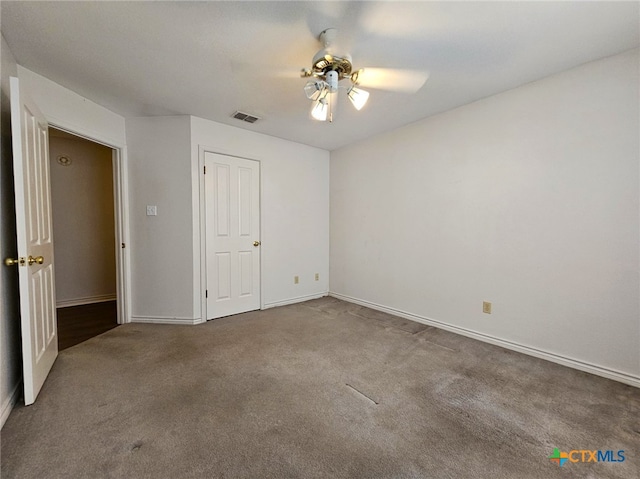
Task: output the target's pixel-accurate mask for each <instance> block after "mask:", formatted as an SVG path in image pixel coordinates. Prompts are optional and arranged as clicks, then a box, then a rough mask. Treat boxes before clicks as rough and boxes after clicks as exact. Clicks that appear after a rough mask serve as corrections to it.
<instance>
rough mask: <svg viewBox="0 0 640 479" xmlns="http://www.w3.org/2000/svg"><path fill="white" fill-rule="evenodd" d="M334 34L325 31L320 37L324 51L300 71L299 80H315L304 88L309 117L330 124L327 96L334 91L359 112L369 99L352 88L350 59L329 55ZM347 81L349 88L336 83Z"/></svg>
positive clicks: (363, 93)
mask: <svg viewBox="0 0 640 479" xmlns="http://www.w3.org/2000/svg"><path fill="white" fill-rule="evenodd" d="M336 34H337V30H336V29H335V28H328V29H326V30H324V31H323V32H322V33H321V34H320V41H321V42H322V43H323V44H324V48H323V49H321V50H320V51H319V52H318V53H316V54H315V56H314V57H313V61H312V66H311V68H310V69H303V70H302V72H301V74H300V76H301V77H303V78H310V77H313V78H315V79H314V80H311V81H308V82H307V84H306V85H305V86H304V93H305V95H306V96H307V98H308V99H309V100H311V101H313V106H312V107H311V117H312V118H313V119H315V120H318V121H327V119H329V121H330V122H331V121H333V117H332V115H331V114H330V109H331V104H330V101H329V99H330V96H329V93H336V92H337V91H338V88H346V89H347V98H349V100H350V101H351V103H352V104H353V106H354V107H355V108H356V110H361V109H362V107H364V105H365V104H366V103H367V100H368V99H369V92H367V91H365V90H362V89H360V88H356V85H357V84H358V83H357V80H358V73H359V72H356V73H355V74H352V73H351V72H352V70H353V66H352V64H351V56H350V55H347V54H343V55H342V56H336V55H334V54H333V52H332V51H331V44H332V43H333V41H334V40H335V38H336ZM345 78H348V79H349V80H350V81H351V85H350V86H349V87H346V86H343V85H339V84H338V82H340V81H341V80H344V79H345Z"/></svg>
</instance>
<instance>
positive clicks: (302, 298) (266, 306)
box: [262, 292, 329, 309]
mask: <svg viewBox="0 0 640 479" xmlns="http://www.w3.org/2000/svg"><path fill="white" fill-rule="evenodd" d="M328 295H329V293H328V292H324V293H314V294H308V295H306V296H297V297H295V298H290V299H285V300H282V301H274V302H272V303H264V305H263V306H262V309H269V308H277V307H278V306H286V305H288V304H295V303H302V302H304V301H309V300H311V299H318V298H324V297H325V296H328Z"/></svg>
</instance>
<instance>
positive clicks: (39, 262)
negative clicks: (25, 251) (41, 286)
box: [27, 255, 44, 266]
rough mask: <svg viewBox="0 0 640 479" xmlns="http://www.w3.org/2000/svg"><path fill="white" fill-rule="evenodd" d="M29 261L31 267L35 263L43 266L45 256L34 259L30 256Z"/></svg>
mask: <svg viewBox="0 0 640 479" xmlns="http://www.w3.org/2000/svg"><path fill="white" fill-rule="evenodd" d="M27 261H28V262H29V266H31V265H32V264H33V263H38V264H42V263H44V256H36V257H33V256H31V255H29V259H28V260H27Z"/></svg>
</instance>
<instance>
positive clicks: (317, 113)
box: [311, 98, 329, 121]
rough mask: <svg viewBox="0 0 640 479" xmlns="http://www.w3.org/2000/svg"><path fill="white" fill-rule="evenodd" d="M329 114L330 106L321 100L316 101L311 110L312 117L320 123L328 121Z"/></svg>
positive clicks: (324, 100)
mask: <svg viewBox="0 0 640 479" xmlns="http://www.w3.org/2000/svg"><path fill="white" fill-rule="evenodd" d="M328 113H329V105H328V104H327V100H326V99H324V98H321V99H320V100H318V101H316V102H315V103H314V105H313V108H312V109H311V116H312V117H313V118H315V119H316V120H318V121H327V115H328Z"/></svg>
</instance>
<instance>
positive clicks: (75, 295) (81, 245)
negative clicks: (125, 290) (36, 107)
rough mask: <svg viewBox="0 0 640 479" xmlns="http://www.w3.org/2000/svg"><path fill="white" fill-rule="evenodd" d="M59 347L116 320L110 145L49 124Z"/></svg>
mask: <svg viewBox="0 0 640 479" xmlns="http://www.w3.org/2000/svg"><path fill="white" fill-rule="evenodd" d="M49 162H50V174H51V178H50V184H51V205H52V216H53V238H54V257H55V283H56V310H57V326H58V348H59V350H63V349H66V348H68V347H71V346H74V345H76V344H79V343H80V342H83V341H86V340H88V339H90V338H92V337H94V336H97V335H99V334H102V333H104V332H106V331H108V330H110V329H113V328H115V327H116V326H117V325H118V317H117V311H118V305H117V300H118V298H117V279H116V278H117V262H116V247H115V245H116V218H115V212H116V208H115V200H114V198H115V188H114V171H115V164H114V150H113V149H112V148H109V147H107V146H104V145H101V144H98V143H95V142H93V141H90V140H87V139H85V138H81V137H79V136H76V135H73V134H71V133H68V132H66V131H62V130H59V129H57V128H53V127H50V128H49Z"/></svg>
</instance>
